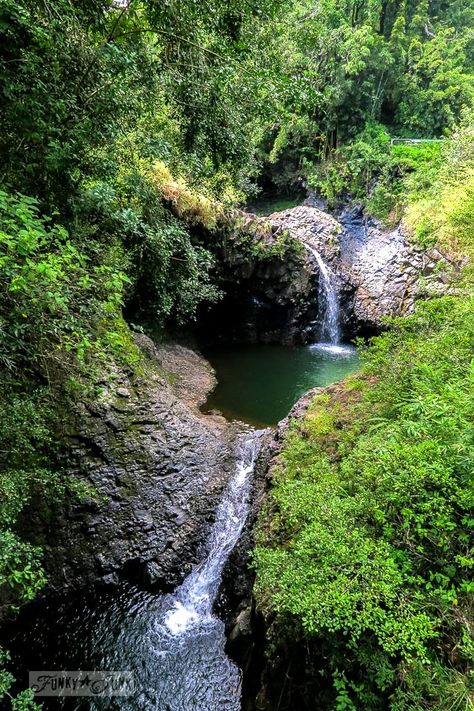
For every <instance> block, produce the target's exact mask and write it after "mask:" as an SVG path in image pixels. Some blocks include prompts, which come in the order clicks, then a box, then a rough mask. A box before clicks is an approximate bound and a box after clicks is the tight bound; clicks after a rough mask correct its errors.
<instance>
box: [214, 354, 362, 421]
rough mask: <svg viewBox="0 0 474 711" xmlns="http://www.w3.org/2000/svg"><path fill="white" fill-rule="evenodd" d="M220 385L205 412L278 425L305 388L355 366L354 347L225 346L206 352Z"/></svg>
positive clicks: (328, 381) (326, 381)
mask: <svg viewBox="0 0 474 711" xmlns="http://www.w3.org/2000/svg"><path fill="white" fill-rule="evenodd" d="M204 355H205V356H206V358H207V359H208V360H209V361H210V363H211V364H212V366H213V367H214V368H215V371H216V375H217V380H218V385H217V387H216V389H215V390H214V391H213V392H212V393H211V395H210V396H209V398H208V400H207V402H206V404H205V406H204V408H203V410H204V412H209V411H210V410H220V411H221V412H222V413H223V414H224V415H225V416H226V417H227V419H229V420H242V421H243V422H248V423H249V424H251V425H254V426H256V427H267V426H271V425H275V424H276V423H277V422H279V421H280V420H281V419H283V418H284V417H286V415H287V414H288V412H289V411H290V410H291V408H292V406H293V405H294V404H295V402H296V401H297V400H299V398H300V397H301V396H302V395H304V393H305V392H307V391H308V390H310V389H311V388H314V387H321V386H325V385H330V384H331V383H334V382H336V381H338V380H341V379H342V378H344V377H345V376H346V375H348V374H349V373H352V372H353V371H354V370H357V368H358V364H359V359H358V354H357V351H356V350H355V348H353V347H352V346H333V345H329V344H314V345H309V346H278V345H268V346H267V345H252V346H251V345H235V344H231V345H225V346H216V347H214V348H211V349H208V350H205V351H204Z"/></svg>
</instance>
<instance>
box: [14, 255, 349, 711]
mask: <svg viewBox="0 0 474 711" xmlns="http://www.w3.org/2000/svg"><path fill="white" fill-rule="evenodd" d="M308 250H309V251H310V252H311V254H312V255H313V257H314V259H315V260H316V262H317V264H318V266H319V296H318V304H319V309H320V314H319V321H320V323H321V340H322V342H319V343H313V344H310V345H305V346H298V347H286V346H279V345H236V344H231V345H225V346H217V347H214V348H210V349H208V350H207V351H205V353H204V354H205V356H206V357H207V358H208V360H209V361H210V362H211V364H212V365H213V366H214V368H215V370H216V374H217V379H218V385H217V387H216V389H215V390H214V392H213V393H211V395H210V396H209V398H208V401H207V403H206V404H205V406H204V408H203V409H204V411H206V412H209V411H213V410H219V411H220V412H221V413H223V414H224V415H225V416H226V417H227V419H229V420H237V421H240V422H241V428H242V432H241V434H240V435H239V437H238V442H237V451H236V456H235V462H236V463H235V471H234V474H233V476H232V478H231V479H230V481H229V483H228V485H227V488H226V489H225V491H224V493H223V495H222V498H221V501H220V503H219V505H218V508H217V511H216V516H215V521H214V524H213V526H212V528H211V531H210V533H209V535H208V538H207V542H206V543H205V544H204V545H203V557H202V559H201V562H200V563H198V564H197V565H196V566H195V567H194V569H193V570H192V572H191V573H190V575H189V576H188V577H187V578H186V579H185V580H184V582H183V583H182V584H181V585H180V586H179V587H178V588H177V589H176V590H175V591H174V592H173V593H170V594H165V595H158V594H153V593H150V592H145V591H143V590H139V589H138V588H137V587H134V586H133V585H131V584H128V583H127V584H125V583H122V584H121V586H120V587H119V588H118V589H114V590H113V591H112V592H106V591H93V592H91V593H90V594H83V595H81V597H79V596H77V597H76V598H72V597H70V598H68V599H62V600H58V599H47V600H46V601H43V602H38V603H36V604H33V605H31V606H30V607H26V608H25V609H24V610H23V611H22V612H21V614H20V615H19V618H18V620H17V621H16V622H15V624H14V625H12V626H11V631H10V633H7V639H5V640H4V644H5V646H6V647H7V648H8V649H9V650H11V653H12V664H11V670H12V672H13V674H14V675H15V676H16V678H17V679H18V684H19V688H25V686H27V685H28V678H27V674H28V672H27V670H35V669H36V670H48V669H49V670H61V669H66V670H74V669H75V670H87V669H89V670H105V671H112V670H114V671H122V672H123V671H126V672H131V673H132V675H133V680H134V683H135V689H134V690H133V693H132V694H131V695H128V696H115V697H114V696H102V697H98V696H96V697H87V698H84V697H77V696H75V697H68V696H67V695H64V696H61V697H60V698H58V697H55V698H47V697H46V698H41V699H38V700H39V701H41V702H42V703H43V704H44V705H43V708H44V709H45V711H50V710H52V709H66V710H71V711H72V710H74V711H82V710H84V711H85V710H86V709H87V710H91V711H94V710H97V711H99V710H101V709H104V710H107V711H119V710H120V711H239V709H240V707H241V702H240V697H241V681H242V679H241V671H240V669H239V668H238V667H237V666H236V665H235V664H234V663H233V662H232V661H231V660H230V659H229V657H228V656H227V655H226V653H225V644H226V637H225V627H224V623H223V622H222V621H221V620H220V619H219V618H218V617H217V616H216V615H215V614H214V612H213V608H214V603H215V600H216V597H217V594H218V591H219V586H220V583H221V577H222V572H223V569H224V566H225V564H226V561H227V559H228V557H229V555H230V553H231V552H232V550H233V548H234V546H235V545H236V543H237V541H238V539H239V537H240V534H241V532H242V529H243V527H244V524H245V521H246V518H247V513H248V508H249V492H250V489H251V482H252V474H253V470H254V465H255V461H256V458H257V456H258V452H259V449H260V442H261V437H262V434H263V432H264V430H263V429H261V428H265V427H268V426H272V425H275V424H276V423H278V421H279V420H281V419H282V418H284V417H285V416H286V415H287V414H288V412H289V410H290V409H291V407H292V406H293V405H294V404H295V402H296V401H297V400H298V399H299V398H300V397H301V396H302V395H303V394H304V393H305V392H307V391H308V390H309V389H311V388H313V387H316V386H325V385H329V384H330V383H333V382H335V381H337V380H340V379H342V378H343V377H345V376H346V375H347V374H348V373H350V372H352V371H354V370H355V369H356V368H357V366H358V356H357V352H356V350H355V349H354V348H353V347H352V346H349V345H341V344H340V332H339V304H338V291H337V284H336V282H335V279H334V275H333V274H332V272H331V270H330V269H329V267H328V266H327V265H326V264H325V263H324V262H323V260H322V258H321V257H320V255H319V254H318V253H317V252H316V251H315V250H314V249H312V248H311V247H309V246H308ZM244 423H245V424H244ZM249 425H250V427H249ZM84 673H85V672H84Z"/></svg>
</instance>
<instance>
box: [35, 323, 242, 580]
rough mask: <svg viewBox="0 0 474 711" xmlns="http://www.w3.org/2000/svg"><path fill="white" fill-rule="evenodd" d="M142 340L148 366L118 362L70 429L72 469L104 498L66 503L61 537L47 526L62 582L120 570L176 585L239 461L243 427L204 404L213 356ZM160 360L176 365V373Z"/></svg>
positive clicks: (109, 576)
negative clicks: (132, 369)
mask: <svg viewBox="0 0 474 711" xmlns="http://www.w3.org/2000/svg"><path fill="white" fill-rule="evenodd" d="M139 340H140V342H141V345H142V346H143V350H144V351H145V353H146V354H147V355H146V358H147V360H146V366H145V367H146V374H145V375H144V376H143V377H141V378H140V379H135V380H133V381H132V380H131V379H130V378H128V377H127V376H126V375H125V374H124V373H123V372H116V373H115V374H114V379H113V380H111V381H109V382H108V383H107V384H106V385H105V386H104V389H103V393H102V395H101V396H100V397H99V398H98V399H97V401H96V402H95V403H94V404H90V403H89V404H85V403H82V404H80V405H79V408H78V413H77V417H76V419H75V423H74V426H73V429H72V431H71V432H70V434H69V438H68V439H69V442H70V448H69V452H68V454H67V461H66V465H67V467H68V470H69V472H70V474H71V475H72V476H73V477H77V478H79V479H81V480H83V481H85V482H87V483H90V484H92V485H93V487H94V488H95V489H96V490H97V492H98V495H99V499H94V498H91V499H88V500H87V501H84V502H82V503H77V502H76V503H73V504H70V505H69V507H68V508H67V509H66V510H65V511H62V512H61V513H60V514H59V516H60V518H59V520H57V521H54V524H53V525H54V534H55V535H54V544H52V543H51V536H50V535H49V536H48V532H47V531H44V530H43V531H42V532H40V533H39V538H41V535H43V536H44V538H45V539H46V541H47V544H46V545H45V546H44V549H45V567H46V571H47V575H48V578H49V580H50V583H51V584H52V585H53V586H55V587H57V588H62V589H64V588H68V587H74V586H76V584H77V583H82V584H84V583H92V582H102V583H104V584H113V583H115V582H117V580H118V578H119V577H129V578H132V579H134V580H136V581H137V582H141V583H142V584H145V585H148V586H156V587H157V588H161V589H170V588H171V587H173V586H174V585H176V584H177V583H178V582H180V581H181V580H182V578H183V577H184V576H185V575H186V574H187V573H188V572H189V570H190V568H191V566H192V564H193V563H195V562H196V560H197V558H198V556H199V548H200V545H201V543H203V542H204V541H205V539H206V534H207V532H208V530H209V528H210V526H211V524H212V521H213V518H214V514H215V510H216V506H217V501H218V499H219V496H220V494H221V491H222V489H223V487H224V486H225V484H226V482H227V481H228V479H229V477H230V476H231V474H232V472H233V467H234V466H235V458H234V444H235V442H234V440H235V435H236V428H235V427H233V426H231V425H229V423H227V422H226V421H225V420H224V419H223V418H222V417H219V416H211V415H202V414H201V413H200V412H199V411H198V410H197V405H198V404H199V402H200V401H201V400H202V399H203V397H205V393H206V392H207V391H208V390H209V389H210V387H211V386H212V384H213V374H212V370H211V369H210V367H209V365H208V364H207V363H206V362H205V361H204V360H203V359H202V358H200V357H199V356H197V355H196V354H195V353H193V352H191V351H188V350H187V349H182V348H180V347H179V346H177V347H171V346H167V347H163V349H162V350H161V352H160V351H159V350H157V349H156V348H155V346H154V345H153V343H152V342H151V341H150V340H149V339H147V338H145V337H144V336H140V337H139ZM160 360H161V361H165V362H166V364H167V366H168V368H171V369H173V368H174V372H173V373H171V375H168V381H167V380H166V379H165V377H164V372H163V371H161V372H160V370H159V366H160ZM191 370H192V371H193V383H192V385H191V386H190V388H188V390H187V393H188V403H187V404H186V403H184V402H183V401H182V400H181V399H179V398H178V397H177V395H176V394H175V392H176V393H178V394H181V392H180V391H181V390H183V389H184V388H185V387H186V385H185V382H184V381H185V379H186V377H187V374H188V373H189V372H190V371H191ZM169 381H171V382H172V383H173V387H172V386H171V385H170V382H169ZM173 388H174V390H175V392H173ZM194 406H196V407H194ZM36 533H37V536H38V532H36Z"/></svg>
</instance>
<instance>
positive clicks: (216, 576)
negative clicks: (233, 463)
mask: <svg viewBox="0 0 474 711" xmlns="http://www.w3.org/2000/svg"><path fill="white" fill-rule="evenodd" d="M260 434H261V432H254V433H247V434H246V435H244V436H242V438H241V440H240V442H239V447H238V450H239V451H238V454H237V471H236V474H235V475H234V478H233V479H232V481H231V482H230V484H229V486H228V488H227V490H226V492H225V493H224V495H223V498H222V500H221V502H220V504H219V507H218V509H217V513H216V520H215V523H214V526H213V528H212V531H211V535H210V538H209V542H208V553H207V556H206V558H205V559H204V560H203V561H202V562H201V563H200V564H199V565H198V566H197V567H196V568H195V569H194V570H193V571H192V573H191V574H190V575H189V576H188V577H187V578H186V580H185V581H184V583H183V584H182V585H181V587H180V588H179V589H178V590H177V591H176V593H175V594H174V596H173V597H174V604H173V606H172V607H171V609H170V610H169V612H168V613H167V615H166V618H165V624H166V626H167V627H168V629H169V630H170V632H171V633H172V634H182V633H184V632H185V631H186V630H187V629H189V628H192V627H193V626H195V625H199V624H200V623H202V622H205V621H206V620H208V619H209V618H211V617H212V606H213V603H214V600H215V597H216V595H217V591H218V588H219V583H220V579H221V575H222V571H223V569H224V565H225V563H226V561H227V558H228V557H229V555H230V553H231V552H232V549H233V548H234V546H235V544H236V543H237V541H238V539H239V536H240V534H241V533H242V529H243V527H244V524H245V520H246V518H247V513H248V495H249V488H250V478H251V477H250V475H251V473H252V472H253V468H254V464H255V459H256V457H257V454H258V449H259V435H260Z"/></svg>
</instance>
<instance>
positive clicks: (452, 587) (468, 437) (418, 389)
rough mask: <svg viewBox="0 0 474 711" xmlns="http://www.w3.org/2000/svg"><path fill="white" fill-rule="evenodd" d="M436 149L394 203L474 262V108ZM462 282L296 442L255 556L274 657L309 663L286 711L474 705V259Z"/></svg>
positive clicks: (384, 339)
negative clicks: (287, 648) (289, 654)
mask: <svg viewBox="0 0 474 711" xmlns="http://www.w3.org/2000/svg"><path fill="white" fill-rule="evenodd" d="M431 152H432V150H431V149H428V157H427V156H426V155H425V151H424V149H419V148H415V149H412V148H409V149H408V150H406V149H405V148H404V149H403V151H401V152H398V156H397V159H398V160H400V158H403V160H404V161H408V159H410V160H412V159H414V163H413V164H412V165H409V164H408V167H409V170H408V171H407V172H406V173H403V172H401V173H399V177H398V181H399V184H398V185H397V183H396V180H395V179H394V178H393V177H392V178H391V179H390V185H391V188H392V189H393V190H395V191H396V193H395V194H394V199H395V198H396V201H397V204H398V206H399V209H401V207H402V204H403V200H405V201H406V200H407V199H408V201H409V205H408V206H406V210H405V211H404V218H403V219H404V220H405V222H406V224H407V227H408V228H409V229H411V230H412V234H413V238H414V239H416V240H417V241H418V242H419V243H420V244H421V245H422V246H425V247H426V246H430V247H432V246H437V247H438V248H439V249H441V250H443V251H444V252H446V253H450V254H451V255H455V256H457V257H458V258H460V259H461V260H465V259H466V258H469V257H470V258H471V259H472V255H473V249H474V210H473V207H474V205H473V203H472V185H471V183H472V165H473V161H474V151H473V143H472V121H471V120H470V116H469V115H466V116H465V117H464V120H463V121H462V122H461V125H460V126H459V128H458V129H457V130H456V131H455V132H454V134H453V136H452V138H451V140H450V141H447V142H446V145H445V146H444V147H443V149H442V152H441V157H442V158H443V160H441V161H440V160H433V158H432V156H431ZM427 176H429V179H428V178H427ZM402 196H403V197H402ZM456 292H457V293H456V295H451V296H444V297H442V298H437V299H432V300H429V301H427V302H425V303H422V304H420V305H419V306H418V308H417V310H416V313H415V314H414V315H413V316H411V317H408V318H403V319H396V320H394V321H393V322H391V323H390V324H389V325H390V329H389V331H388V332H387V333H385V334H383V335H382V336H379V337H377V338H375V339H374V340H373V342H372V343H371V344H370V346H369V347H366V348H364V349H363V354H364V360H365V365H364V368H363V371H362V373H361V374H360V375H358V376H355V377H352V378H350V379H349V380H348V381H347V382H345V383H342V384H341V385H339V386H333V387H332V388H330V389H329V390H328V392H327V393H325V394H321V395H319V396H317V397H316V398H315V399H314V400H313V401H312V403H311V405H310V407H309V409H308V412H307V414H306V416H305V417H304V418H303V420H302V421H301V422H296V423H294V424H293V426H292V428H291V430H290V432H289V434H288V435H287V437H286V440H285V443H284V446H283V450H282V454H281V456H280V459H279V464H278V466H277V467H276V470H275V471H274V478H273V484H274V486H273V489H272V492H271V497H270V501H269V503H268V508H267V510H266V511H265V512H264V513H263V514H262V517H261V522H260V532H259V545H258V547H257V549H256V551H255V566H256V570H257V599H258V602H259V605H260V606H261V608H262V609H263V610H265V611H266V612H267V614H268V615H269V616H270V617H271V614H276V619H275V621H274V623H273V628H274V629H273V631H272V639H273V644H274V646H275V650H274V652H273V654H274V657H275V658H277V659H278V656H279V654H281V650H280V651H278V650H279V645H281V644H282V641H281V640H282V639H283V640H285V642H284V643H283V644H285V643H286V644H288V643H289V644H290V645H291V644H293V645H294V648H295V650H298V651H297V652H295V651H294V652H293V654H295V653H298V654H299V655H300V657H299V661H298V662H297V663H296V664H295V665H294V668H295V669H298V666H299V667H300V668H302V669H304V672H302V673H300V674H298V672H297V671H293V670H292V672H291V673H290V674H287V681H286V686H285V687H283V689H281V688H280V689H279V693H281V694H282V697H281V699H282V703H281V706H280V708H282V709H284V708H288V709H289V708H313V707H314V705H313V704H314V699H315V698H316V699H317V703H316V706H317V708H331V709H332V708H333V709H340V710H343V709H361V710H362V709H374V710H375V709H380V710H381V709H392V710H393V711H401V710H402V709H418V710H419V711H422V710H424V709H436V710H438V711H448V710H451V709H459V710H461V709H462V710H463V711H468V709H472V708H473V707H474V644H473V640H474V638H473V634H472V630H473V625H474V615H473V593H474V583H473V577H472V569H473V565H474V558H473V556H472V542H473V527H474V519H473V517H472V510H473V505H474V488H473V484H474V482H473V478H472V472H473V465H474V462H473V457H474V429H473V426H472V424H473V416H474V388H473V370H472V365H473V353H474V290H473V282H472V267H471V266H470V265H469V264H467V265H466V266H465V267H464V269H463V271H462V272H461V274H460V275H459V276H458V279H457V283H456ZM284 658H285V659H286V657H285V656H284ZM283 671H288V670H287V669H284V670H283ZM277 673H279V672H277ZM288 679H289V680H288Z"/></svg>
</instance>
